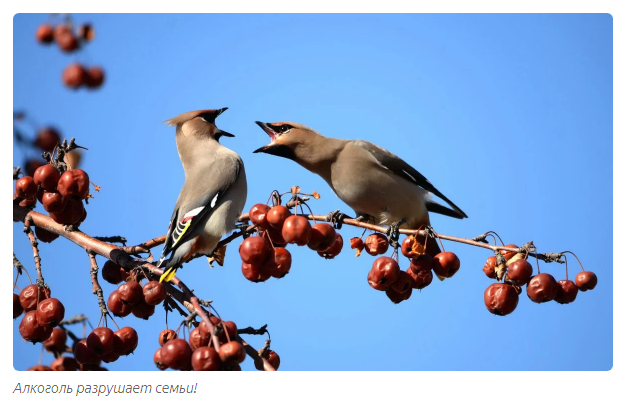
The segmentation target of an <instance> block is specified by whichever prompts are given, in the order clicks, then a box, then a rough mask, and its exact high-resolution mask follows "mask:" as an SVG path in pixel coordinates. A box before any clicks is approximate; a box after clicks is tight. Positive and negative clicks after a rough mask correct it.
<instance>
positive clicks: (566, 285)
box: [555, 279, 579, 304]
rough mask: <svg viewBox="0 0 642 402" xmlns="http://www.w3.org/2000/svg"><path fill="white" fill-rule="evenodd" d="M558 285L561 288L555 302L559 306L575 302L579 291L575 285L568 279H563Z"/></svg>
mask: <svg viewBox="0 0 642 402" xmlns="http://www.w3.org/2000/svg"><path fill="white" fill-rule="evenodd" d="M557 283H559V285H560V287H559V289H558V291H557V295H556V296H555V301H556V302H558V303H559V304H568V303H572V302H574V301H575V298H576V297H577V292H578V290H579V289H578V287H577V286H576V285H575V283H574V282H573V281H569V280H567V279H563V280H561V281H558V282H557Z"/></svg>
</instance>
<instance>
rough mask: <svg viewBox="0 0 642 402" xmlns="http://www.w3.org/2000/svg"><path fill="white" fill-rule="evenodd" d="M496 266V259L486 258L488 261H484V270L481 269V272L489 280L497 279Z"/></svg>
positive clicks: (493, 257)
mask: <svg viewBox="0 0 642 402" xmlns="http://www.w3.org/2000/svg"><path fill="white" fill-rule="evenodd" d="M496 266H497V257H495V256H492V257H488V259H487V260H486V263H485V264H484V268H482V271H484V273H485V274H486V276H487V277H489V278H490V279H497V275H496V274H495V267H496ZM529 277H530V276H529Z"/></svg>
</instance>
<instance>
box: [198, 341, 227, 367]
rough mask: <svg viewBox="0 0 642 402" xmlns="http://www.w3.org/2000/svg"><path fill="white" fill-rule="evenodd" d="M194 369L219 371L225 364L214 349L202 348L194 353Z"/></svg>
mask: <svg viewBox="0 0 642 402" xmlns="http://www.w3.org/2000/svg"><path fill="white" fill-rule="evenodd" d="M192 368H193V369H194V371H219V370H221V369H222V368H223V363H222V362H221V358H220V356H219V354H218V353H216V350H215V349H214V348H211V347H207V346H202V347H200V348H197V349H196V350H195V351H194V353H192Z"/></svg>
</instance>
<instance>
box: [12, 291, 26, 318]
mask: <svg viewBox="0 0 642 402" xmlns="http://www.w3.org/2000/svg"><path fill="white" fill-rule="evenodd" d="M23 312H24V309H23V308H22V305H21V304H20V296H18V295H17V294H15V293H14V294H13V318H14V319H16V318H18V317H20V316H21V315H22V313H23Z"/></svg>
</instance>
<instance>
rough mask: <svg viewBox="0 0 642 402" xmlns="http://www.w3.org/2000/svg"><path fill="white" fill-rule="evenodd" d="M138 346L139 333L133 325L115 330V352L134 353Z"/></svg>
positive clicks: (125, 354) (121, 353) (120, 353)
mask: <svg viewBox="0 0 642 402" xmlns="http://www.w3.org/2000/svg"><path fill="white" fill-rule="evenodd" d="M137 347H138V333H137V332H136V330H135V329H134V328H132V327H122V328H121V329H119V330H118V331H116V332H114V352H116V353H118V354H119V355H121V356H127V355H128V354H130V353H133V352H134V350H136V348H137Z"/></svg>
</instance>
